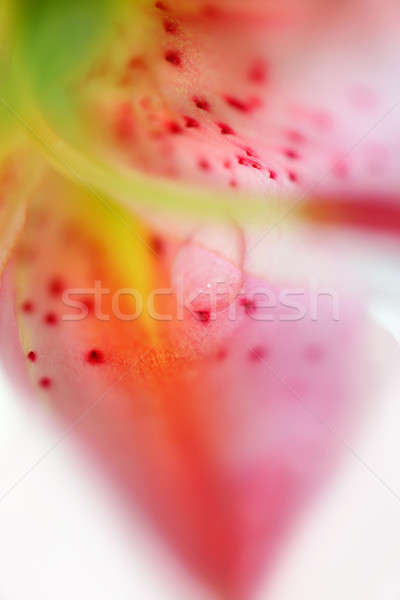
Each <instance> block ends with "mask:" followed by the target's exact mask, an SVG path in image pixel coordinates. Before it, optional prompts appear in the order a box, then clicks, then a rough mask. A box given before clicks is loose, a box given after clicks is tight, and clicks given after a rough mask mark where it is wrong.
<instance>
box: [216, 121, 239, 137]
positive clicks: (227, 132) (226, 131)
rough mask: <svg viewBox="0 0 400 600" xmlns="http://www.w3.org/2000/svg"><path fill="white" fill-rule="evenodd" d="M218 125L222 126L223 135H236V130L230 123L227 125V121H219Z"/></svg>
mask: <svg viewBox="0 0 400 600" xmlns="http://www.w3.org/2000/svg"><path fill="white" fill-rule="evenodd" d="M217 125H218V127H219V128H220V130H221V133H222V135H235V131H234V130H233V129H232V127H231V126H230V125H227V124H226V123H217Z"/></svg>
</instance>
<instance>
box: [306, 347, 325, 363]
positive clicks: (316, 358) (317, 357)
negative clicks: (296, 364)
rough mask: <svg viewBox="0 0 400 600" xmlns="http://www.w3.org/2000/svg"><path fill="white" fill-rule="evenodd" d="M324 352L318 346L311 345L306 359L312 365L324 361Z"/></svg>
mask: <svg viewBox="0 0 400 600" xmlns="http://www.w3.org/2000/svg"><path fill="white" fill-rule="evenodd" d="M323 356H324V351H323V349H322V348H321V346H319V345H318V344H310V346H308V347H307V348H306V350H305V357H306V359H307V360H309V361H310V362H312V363H317V362H320V361H321V360H322V358H323Z"/></svg>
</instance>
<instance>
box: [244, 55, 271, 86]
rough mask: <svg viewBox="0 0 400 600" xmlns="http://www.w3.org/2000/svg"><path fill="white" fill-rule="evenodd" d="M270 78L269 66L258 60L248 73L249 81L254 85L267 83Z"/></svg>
mask: <svg viewBox="0 0 400 600" xmlns="http://www.w3.org/2000/svg"><path fill="white" fill-rule="evenodd" d="M267 77H268V66H267V63H266V62H265V61H263V60H256V61H254V63H253V64H252V65H251V67H250V69H249V72H248V79H249V81H251V82H252V83H257V84H261V83H265V82H266V81H267Z"/></svg>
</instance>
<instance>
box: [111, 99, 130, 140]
mask: <svg viewBox="0 0 400 600" xmlns="http://www.w3.org/2000/svg"><path fill="white" fill-rule="evenodd" d="M114 133H115V137H116V139H117V140H118V141H119V142H121V143H124V144H126V143H128V142H131V141H132V139H133V135H134V116H133V108H132V105H131V103H130V102H124V103H123V104H121V105H120V106H118V107H117V111H116V115H115V123H114Z"/></svg>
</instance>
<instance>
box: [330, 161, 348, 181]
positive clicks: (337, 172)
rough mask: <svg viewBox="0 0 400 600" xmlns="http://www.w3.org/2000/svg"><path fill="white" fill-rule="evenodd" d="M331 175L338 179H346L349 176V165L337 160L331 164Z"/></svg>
mask: <svg viewBox="0 0 400 600" xmlns="http://www.w3.org/2000/svg"><path fill="white" fill-rule="evenodd" d="M332 173H333V175H334V176H335V177H337V178H338V179H347V177H348V176H349V165H348V164H347V162H346V161H345V160H344V159H339V160H337V161H335V162H334V163H333V165H332Z"/></svg>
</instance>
